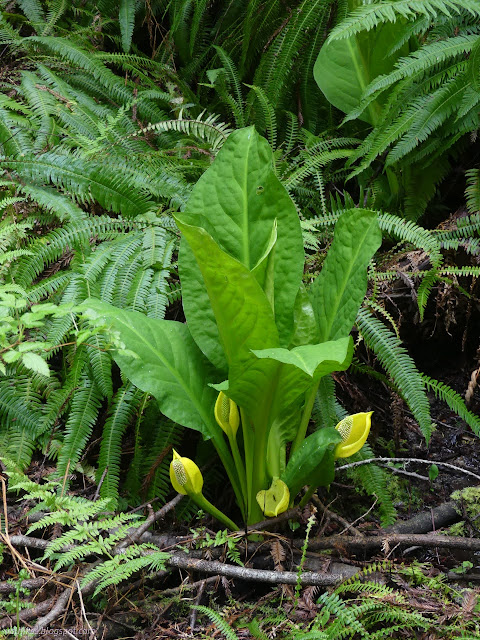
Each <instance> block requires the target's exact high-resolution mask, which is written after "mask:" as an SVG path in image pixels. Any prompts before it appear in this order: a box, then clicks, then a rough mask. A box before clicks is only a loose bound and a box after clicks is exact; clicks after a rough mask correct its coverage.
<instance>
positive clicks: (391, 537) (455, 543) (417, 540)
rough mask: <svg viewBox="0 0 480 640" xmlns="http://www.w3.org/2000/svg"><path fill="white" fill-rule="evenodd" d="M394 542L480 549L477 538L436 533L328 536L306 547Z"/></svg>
mask: <svg viewBox="0 0 480 640" xmlns="http://www.w3.org/2000/svg"><path fill="white" fill-rule="evenodd" d="M295 543H296V545H300V544H302V543H303V541H301V540H297V541H295ZM394 544H401V545H404V544H406V545H409V546H417V547H441V548H442V549H466V550H468V551H480V539H479V538H462V537H461V536H455V537H453V536H443V535H439V534H436V533H418V534H414V533H388V534H385V535H382V534H381V533H380V534H379V535H374V536H368V537H367V536H363V537H359V536H340V535H338V536H329V537H328V538H320V539H318V540H311V541H310V542H309V544H308V548H309V550H311V551H318V550H320V549H332V548H335V547H338V548H341V549H342V548H345V549H349V548H356V549H363V550H367V549H378V548H380V547H385V546H386V545H389V546H392V545H394Z"/></svg>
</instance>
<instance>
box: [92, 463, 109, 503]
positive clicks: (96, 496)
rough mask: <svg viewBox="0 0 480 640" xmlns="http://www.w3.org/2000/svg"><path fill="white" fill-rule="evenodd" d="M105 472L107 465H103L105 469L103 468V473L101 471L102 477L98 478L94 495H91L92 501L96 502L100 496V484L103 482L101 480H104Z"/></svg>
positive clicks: (106, 471)
mask: <svg viewBox="0 0 480 640" xmlns="http://www.w3.org/2000/svg"><path fill="white" fill-rule="evenodd" d="M107 473H108V467H105V469H104V470H103V473H102V477H101V478H100V482H99V483H98V487H97V489H96V491H95V495H94V496H93V501H94V502H96V501H97V500H98V498H99V496H100V489H101V488H102V484H103V482H104V480H105V476H106V475H107Z"/></svg>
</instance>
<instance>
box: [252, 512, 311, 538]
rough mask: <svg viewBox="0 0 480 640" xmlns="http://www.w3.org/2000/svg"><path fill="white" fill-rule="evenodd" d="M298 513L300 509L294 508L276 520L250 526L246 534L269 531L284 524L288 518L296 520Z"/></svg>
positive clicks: (269, 519)
mask: <svg viewBox="0 0 480 640" xmlns="http://www.w3.org/2000/svg"><path fill="white" fill-rule="evenodd" d="M299 513H300V509H298V507H294V508H293V509H289V510H288V511H284V512H283V513H281V514H280V515H279V516H277V517H276V518H268V520H262V522H257V524H252V525H250V526H249V527H248V528H247V531H246V533H249V532H250V531H261V530H263V529H271V528H272V527H274V526H275V525H277V524H279V523H280V522H285V520H290V518H296V517H297V516H298V515H299Z"/></svg>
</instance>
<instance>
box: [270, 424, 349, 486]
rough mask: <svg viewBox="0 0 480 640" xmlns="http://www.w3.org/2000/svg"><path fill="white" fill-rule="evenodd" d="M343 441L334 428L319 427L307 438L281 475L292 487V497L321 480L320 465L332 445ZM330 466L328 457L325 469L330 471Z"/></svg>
mask: <svg viewBox="0 0 480 640" xmlns="http://www.w3.org/2000/svg"><path fill="white" fill-rule="evenodd" d="M341 441H342V436H341V435H340V433H339V432H338V431H337V430H336V429H334V428H330V429H319V430H318V431H315V432H314V433H312V434H311V435H310V436H308V438H305V440H304V441H303V442H302V444H301V446H300V447H299V448H298V449H297V450H296V451H295V453H294V454H293V455H292V457H291V458H290V460H289V461H288V464H287V468H286V469H285V471H284V472H283V474H282V475H281V479H282V480H283V481H284V482H285V484H286V485H287V486H288V488H289V489H290V494H291V497H292V498H294V497H295V496H296V495H297V493H298V492H299V491H300V489H301V488H302V487H303V486H304V485H306V484H312V483H317V482H320V481H321V477H322V469H320V467H321V465H322V462H323V460H324V457H325V454H326V453H327V451H328V448H329V447H330V446H331V445H333V444H337V443H339V442H341ZM330 466H331V459H327V461H326V469H325V471H327V472H328V470H329V467H330ZM326 475H328V473H327V474H326ZM317 486H318V484H317Z"/></svg>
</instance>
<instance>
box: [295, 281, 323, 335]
mask: <svg viewBox="0 0 480 640" xmlns="http://www.w3.org/2000/svg"><path fill="white" fill-rule="evenodd" d="M293 318H294V323H293V335H292V341H291V344H290V347H298V346H300V345H302V344H316V343H317V342H318V340H319V334H318V325H317V319H316V318H315V313H314V311H313V306H312V302H311V300H310V296H309V294H308V291H307V289H306V288H305V285H304V284H303V283H302V285H301V287H300V289H299V290H298V293H297V298H296V300H295V308H294V310H293Z"/></svg>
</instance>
